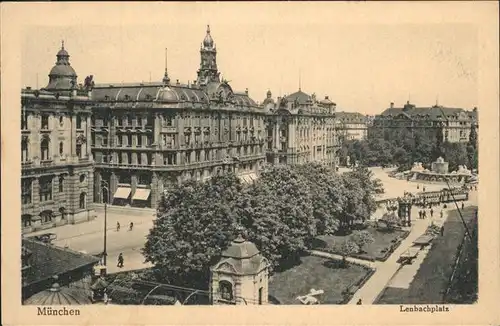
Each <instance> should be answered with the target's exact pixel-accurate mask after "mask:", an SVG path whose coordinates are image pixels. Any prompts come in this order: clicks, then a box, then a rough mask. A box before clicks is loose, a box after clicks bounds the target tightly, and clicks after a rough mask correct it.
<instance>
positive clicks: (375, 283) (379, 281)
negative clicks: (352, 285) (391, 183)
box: [349, 192, 477, 304]
mask: <svg viewBox="0 0 500 326" xmlns="http://www.w3.org/2000/svg"><path fill="white" fill-rule="evenodd" d="M476 203H477V192H474V193H472V194H471V196H470V198H469V201H467V202H466V203H465V206H471V205H476ZM459 208H461V207H460V204H459ZM419 209H420V208H418V207H413V208H412V216H417V217H418V210H419ZM455 209H456V207H455V204H453V203H452V204H449V205H448V207H447V208H446V209H443V212H444V216H443V218H441V217H440V214H439V212H440V209H436V212H435V213H434V217H433V218H427V219H423V220H421V219H418V218H417V219H416V220H412V228H411V231H410V234H409V235H408V237H407V238H406V239H405V240H404V241H403V242H402V243H401V244H400V246H399V247H398V248H397V249H396V250H395V251H394V252H393V253H392V255H391V256H390V257H389V259H387V260H386V261H385V262H383V263H379V264H378V265H377V269H376V271H375V273H374V274H373V276H372V277H371V278H370V279H369V280H368V282H366V283H365V285H364V286H363V287H362V288H361V289H359V290H358V291H357V292H356V294H355V295H354V296H353V298H352V299H351V301H350V302H349V304H356V303H357V301H358V300H359V299H361V301H362V302H363V303H364V304H372V303H373V302H374V301H375V300H376V299H377V297H378V296H379V295H380V293H382V291H383V290H384V289H385V287H386V286H387V284H389V283H390V282H391V281H392V280H394V279H395V278H396V276H397V273H399V271H400V270H401V265H400V264H399V263H398V262H397V261H398V259H399V257H400V256H401V254H402V253H403V252H405V251H406V250H407V249H408V248H409V247H411V246H412V244H413V241H415V240H416V239H417V238H418V237H420V236H421V235H422V234H424V232H425V230H426V229H427V227H428V226H429V225H430V224H431V223H434V224H435V225H437V226H442V225H443V224H444V222H445V221H446V219H447V217H448V212H449V211H451V210H455ZM408 274H409V275H410V276H411V273H408ZM413 276H414V274H413ZM406 283H408V284H409V283H411V280H406Z"/></svg>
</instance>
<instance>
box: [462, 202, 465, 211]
mask: <svg viewBox="0 0 500 326" xmlns="http://www.w3.org/2000/svg"><path fill="white" fill-rule="evenodd" d="M464 207H465V204H464V202H462V210H464Z"/></svg>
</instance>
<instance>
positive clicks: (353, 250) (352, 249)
mask: <svg viewBox="0 0 500 326" xmlns="http://www.w3.org/2000/svg"><path fill="white" fill-rule="evenodd" d="M339 251H340V254H341V255H342V266H343V267H347V259H346V258H347V256H350V255H354V254H357V253H358V252H359V247H358V245H357V244H356V243H355V242H354V241H352V240H350V239H346V240H345V241H344V242H343V243H342V244H341V245H340V248H339Z"/></svg>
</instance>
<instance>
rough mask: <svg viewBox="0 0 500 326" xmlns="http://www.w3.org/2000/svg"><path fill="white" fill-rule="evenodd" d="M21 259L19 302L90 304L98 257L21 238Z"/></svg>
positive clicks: (34, 303) (33, 303) (35, 303)
mask: <svg viewBox="0 0 500 326" xmlns="http://www.w3.org/2000/svg"><path fill="white" fill-rule="evenodd" d="M21 262H22V265H21V274H22V300H23V304H28V305H29V304H32V305H62V304H63V305H68V304H90V303H91V300H90V298H91V296H92V291H91V282H92V278H93V275H94V266H95V265H96V264H97V263H98V262H99V258H97V257H94V256H90V255H86V254H83V253H79V252H76V251H72V250H70V249H66V248H58V247H55V246H53V245H50V244H44V243H41V242H38V241H34V240H31V239H23V240H22V251H21Z"/></svg>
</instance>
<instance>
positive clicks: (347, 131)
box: [336, 112, 368, 140]
mask: <svg viewBox="0 0 500 326" xmlns="http://www.w3.org/2000/svg"><path fill="white" fill-rule="evenodd" d="M336 117H337V135H338V137H339V138H340V139H342V140H363V139H365V138H366V136H367V133H368V125H367V124H368V118H367V116H365V115H363V114H361V113H357V112H337V114H336Z"/></svg>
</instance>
